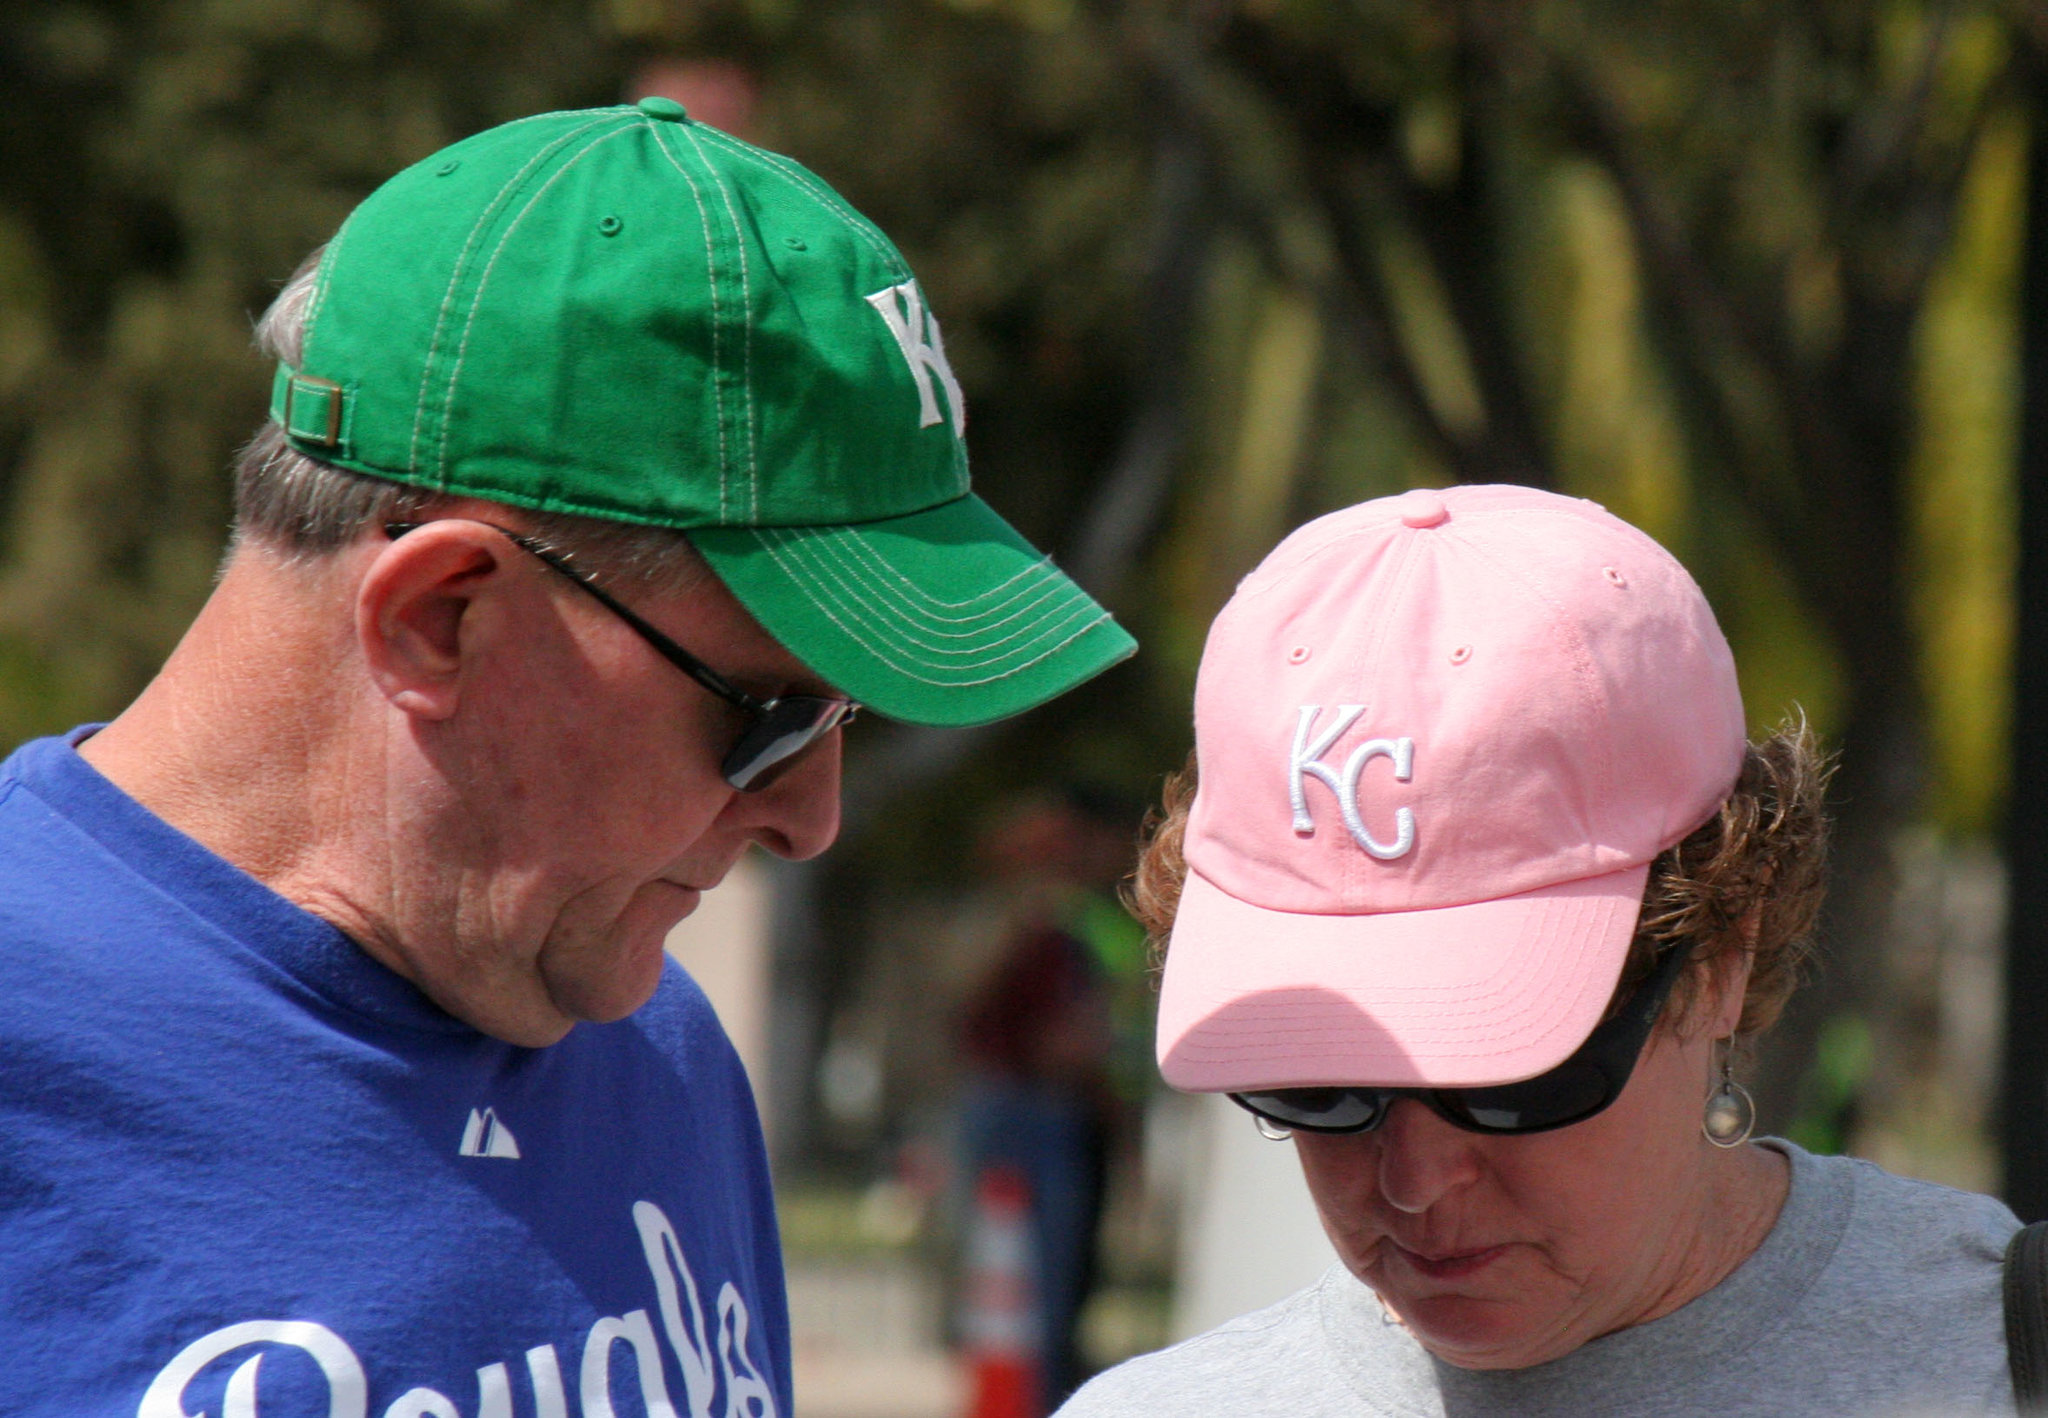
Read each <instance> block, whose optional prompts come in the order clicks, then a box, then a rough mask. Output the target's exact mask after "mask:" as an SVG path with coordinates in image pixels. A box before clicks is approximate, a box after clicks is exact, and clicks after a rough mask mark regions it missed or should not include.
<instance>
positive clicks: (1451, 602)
mask: <svg viewBox="0 0 2048 1418" xmlns="http://www.w3.org/2000/svg"><path fill="white" fill-rule="evenodd" d="M1744 739H1745V733H1744V719H1743V711H1742V698H1741V694H1740V692H1739V690H1738V689H1737V686H1736V681H1735V661H1734V657H1733V656H1732V655H1730V654H1729V652H1728V642H1727V641H1726V640H1725V639H1724V638H1723V637H1722V635H1721V630H1720V627H1719V626H1718V625H1716V624H1715V622H1714V614H1713V612H1712V611H1711V610H1709V609H1708V607H1707V602H1706V598H1705V597H1704V596H1703V595H1701V594H1700V589H1699V587H1698V586H1697V585H1695V584H1694V582H1693V580H1692V578H1691V577H1690V576H1688V575H1687V574H1686V572H1685V569H1684V568H1683V567H1681V566H1680V565H1679V564H1678V562H1677V561H1676V560H1674V559H1673V558H1672V556H1671V554H1670V553H1669V552H1667V551H1665V550H1664V549H1663V548H1662V547H1660V546H1658V545H1657V543H1656V542H1654V541H1652V540H1651V539H1650V538H1649V537H1647V536H1645V535H1644V534H1643V533H1641V532H1639V531H1637V530H1636V529H1635V528H1634V527H1631V526H1629V525H1628V524H1627V523H1626V522H1623V521H1621V520H1620V519H1619V518H1617V517H1615V516H1613V515H1612V514H1610V513H1608V512H1606V511H1605V510H1604V509H1602V508H1600V507H1599V506H1597V505H1595V504H1594V503H1591V502H1583V501H1579V500H1577V499H1573V498H1567V497H1560V496H1558V495H1556V494H1554V493H1547V492H1539V491H1536V490H1534V489H1531V488H1524V487H1453V488H1446V489H1444V490H1442V491H1430V490H1417V491H1414V492H1408V493H1404V494H1402V495H1401V496H1399V497H1390V498H1382V499H1380V500H1378V501H1376V502H1367V503H1363V504H1361V505H1359V506H1357V507H1350V508H1346V509H1345V510H1343V511H1341V512H1336V513H1332V514H1331V515H1330V516H1327V517H1323V518H1320V519H1318V520H1317V521H1314V522H1311V523H1309V524H1308V525H1307V526H1305V527H1303V528H1301V529H1300V530H1299V531H1297V532H1295V533H1294V534H1293V535H1292V536H1290V537H1288V538H1287V540H1286V541H1284V542H1282V543H1281V544H1280V545H1279V547H1278V548H1276V549H1275V550H1274V551H1273V553H1272V555H1270V556H1268V557H1267V558H1266V560H1265V561H1264V562H1263V563H1262V564H1261V565H1260V566H1259V568H1258V569H1257V570H1255V571H1253V572H1252V573H1251V575H1249V576H1247V577H1246V578H1245V579H1244V581H1243V582H1242V583H1241V584H1240V585H1239V586H1238V588H1237V593H1236V595H1234V596H1232V597H1231V600H1230V604H1229V605H1227V606H1225V607H1224V608H1223V612H1222V614H1221V615H1219V616H1217V618H1216V623H1215V625H1214V626H1212V627H1211V628H1210V631H1209V641H1208V645H1207V647H1206V649H1205V650H1204V651H1203V654H1202V668H1201V673H1200V676H1199V678H1198V680H1197V683H1196V687H1195V742H1196V752H1197V757H1198V760H1199V767H1200V782H1199V787H1198V789H1197V792H1196V796H1195V802H1194V807H1193V812H1192V815H1191V817H1190V818H1189V820H1188V828H1187V834H1186V838H1185V842H1184V851H1185V854H1186V858H1187V865H1188V876H1187V882H1186V885H1185V887H1184V888H1183V891H1182V895H1181V899H1180V909H1179V913H1178V915H1177V916H1176V917H1175V920H1174V927H1173V938H1172V941H1171V944H1170V946H1169V949H1168V952H1167V957H1166V972H1165V979H1164V981H1163V982H1162V985H1161V989H1160V1001H1159V1035H1158V1040H1159V1066H1160V1071H1161V1072H1162V1073H1163V1074H1164V1075H1165V1076H1166V1080H1167V1082H1169V1083H1171V1084H1173V1085H1174V1086H1175V1087H1177V1088H1184V1089H1190V1090H1194V1091H1198V1092H1202V1091H1206V1092H1240V1091H1247V1090H1254V1089H1266V1088H1287V1087H1313V1086H1318V1085H1338V1084H1378V1085H1384V1086H1388V1087H1399V1086H1429V1087H1439V1088H1449V1087H1465V1086H1474V1085H1486V1084H1496V1083H1509V1082H1513V1081H1515V1080H1518V1079H1523V1078H1529V1077H1533V1076H1534V1075H1536V1074H1539V1073H1542V1072H1543V1071H1544V1070H1546V1069H1549V1068H1553V1067H1555V1066H1556V1065H1557V1064H1559V1063H1561V1062H1563V1061H1564V1060H1565V1059H1566V1058H1567V1057H1568V1056H1569V1055H1570V1054H1571V1052H1572V1051H1573V1050H1574V1049H1576V1048H1577V1047H1578V1046H1579V1044H1580V1043H1581V1042H1583V1041H1584V1039H1585V1037H1586V1036H1587V1035H1588V1034H1589V1033H1591V1032H1592V1030H1593V1027H1594V1026H1595V1025H1596V1024H1597V1023H1599V1021H1600V1017H1601V1015H1602V1014H1603V1013H1604V1012H1605V1011H1606V1008H1607V1004H1608V1001H1609V1000H1610V998H1611V997H1612V996H1613V993H1614V988H1615V984H1616V982H1617V981H1618V980H1619V978H1620V975H1621V967H1622V963H1623V961H1624V960H1625V959H1626V957H1627V954H1628V946H1629V941H1630V939H1631V937H1632V936H1633V934H1634V931H1635V924H1636V917H1637V914H1638V911H1639V909H1640V907H1641V905H1642V897H1643V888H1644V885H1645V883H1646V881H1647V879H1648V875H1649V863H1650V862H1651V861H1652V859H1654V858H1655V857H1656V856H1657V854H1658V853H1660V852H1662V851H1663V850H1665V849H1666V848H1667V847H1670V846H1673V845H1674V844H1676V843H1677V842H1679V841H1680V840H1682V839H1683V838H1684V837H1685V836H1686V835H1687V834H1688V833H1690V832H1691V831H1692V830H1693V829H1694V828H1696V827H1698V826H1699V825H1700V824H1701V823H1703V822H1705V821H1706V820H1707V819H1708V818H1709V817H1711V816H1712V815H1713V813H1714V812H1715V811H1716V810H1717V809H1718V808H1719V806H1720V805H1721V803H1722V801H1723V800H1724V799H1725V798H1726V797H1727V796H1728V793H1729V792H1730V791H1731V790H1732V789H1733V787H1734V784H1735V778H1736V774H1737V773H1738V772H1739V771H1740V768H1741V765H1742V756H1743V749H1744Z"/></svg>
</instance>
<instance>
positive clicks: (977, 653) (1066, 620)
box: [756, 529, 1109, 684]
mask: <svg viewBox="0 0 2048 1418" xmlns="http://www.w3.org/2000/svg"><path fill="white" fill-rule="evenodd" d="M756 535H757V536H759V537H761V539H762V546H763V547H764V548H765V549H766V550H767V551H768V554H769V555H770V556H771V557H773V558H774V559H775V561H776V564H777V565H778V566H780V567H781V568H782V569H783V571H784V572H785V573H786V574H787V575H788V576H789V578H790V580H791V581H792V582H793V583H794V584H796V585H797V586H798V587H799V588H800V589H802V590H803V592H804V594H805V595H806V597H807V598H808V599H809V600H810V602H811V604H812V605H813V606H815V607H816V608H817V609H818V610H819V611H820V612H821V613H823V614H824V615H826V616H827V617H829V618H830V619H831V620H832V621H833V623H834V624H837V625H840V626H842V627H846V626H848V624H849V621H858V622H860V623H862V624H866V625H870V626H873V627H875V628H876V629H884V628H887V627H891V626H893V628H895V629H897V630H898V631H900V632H901V635H902V638H901V639H899V640H897V641H896V642H895V643H894V644H893V645H891V647H890V648H892V649H894V650H896V651H898V652H900V653H901V654H902V655H903V656H905V657H907V658H908V661H909V663H910V664H912V665H915V666H917V667H919V668H922V669H929V670H938V671H944V670H949V669H951V670H959V671H976V670H982V669H986V668H988V667H990V666H992V665H997V664H1001V663H1002V662H1004V661H1005V660H1012V659H1015V660H1017V663H1016V664H1014V665H1012V666H1011V667H1010V668H1009V669H1008V670H1005V671H1003V674H1004V675H1010V674H1016V673H1019V672H1021V671H1023V670H1026V669H1028V668H1030V667H1031V666H1032V665H1034V664H1037V663H1038V662H1039V661H1041V660H1043V659H1045V658H1046V656H1048V655H1050V654H1052V653H1053V652H1054V651H1055V650H1057V649H1058V648H1059V646H1060V645H1063V644H1066V643H1067V642H1068V641H1070V640H1072V639H1074V638H1075V637H1076V636H1079V635H1081V634H1083V633H1084V632H1086V631H1087V630H1088V628H1089V627H1090V626H1093V625H1097V624H1100V623H1101V622H1102V621H1105V620H1107V619H1109V613H1108V612H1107V611H1105V610H1103V609H1102V608H1101V607H1100V606H1098V605H1096V604H1095V603H1094V602H1093V601H1091V600H1090V599H1089V598H1088V597H1087V595H1086V594H1085V593H1084V592H1082V591H1081V589H1080V588H1079V587H1077V586H1074V585H1073V583H1072V582H1066V583H1065V584H1066V587H1067V588H1069V589H1070V591H1071V595H1070V596H1069V597H1066V598H1059V597H1057V595H1056V592H1057V590H1058V589H1059V588H1058V587H1057V586H1056V585H1055V586H1051V587H1049V592H1051V593H1052V594H1048V595H1047V596H1046V597H1045V598H1044V599H1046V600H1055V599H1065V600H1066V605H1065V606H1064V607H1062V608H1060V609H1058V610H1055V611H1052V612H1050V613H1049V615H1048V617H1047V618H1046V619H1044V620H1042V621H1040V622H1039V623H1038V625H1037V627H1036V631H1037V633H1036V634H1035V635H1027V636H1025V637H1021V638H1022V639H1023V642H1024V643H1022V644H1019V645H1016V646H1014V647H1013V648H1009V649H1002V648H1000V647H1002V646H1004V645H1006V644H1007V643H1008V642H1011V641H1015V640H1018V639H1020V637H1019V636H1018V635H1016V634H1009V635H1004V636H1001V637H999V638H997V639H995V640H993V641H983V642H982V643H979V644H976V645H973V646H968V647H964V648H958V649H956V648H954V647H951V646H947V645H941V644H936V643H933V642H932V641H930V640H927V639H925V638H924V636H926V635H943V634H945V632H943V631H937V630H934V629H933V628H932V627H931V626H929V625H922V626H920V625H918V624H916V623H915V622H913V621H910V620H908V619H906V618H904V617H902V616H899V615H894V614H892V613H891V608H890V607H888V606H886V605H882V604H879V603H877V602H875V601H874V600H873V599H871V598H870V597H868V596H866V595H864V594H863V592H865V591H867V590H869V589H871V588H869V587H867V586H866V585H864V584H862V583H860V582H858V581H855V580H852V579H850V578H848V577H846V576H845V575H844V574H843V572H842V573H839V574H837V575H835V574H834V568H833V567H832V566H830V565H828V564H827V563H826V562H825V561H824V559H823V558H822V557H820V556H819V553H821V552H826V553H829V549H828V548H827V547H825V546H823V545H820V544H818V543H815V542H814V543H811V544H809V545H799V544H797V543H795V542H794V541H793V540H789V539H784V540H782V541H781V542H780V543H777V542H775V541H771V540H769V537H770V536H771V535H773V533H772V529H764V530H763V531H761V532H757V533H756ZM1061 580H1062V581H1065V578H1064V577H1062V578H1061ZM835 607H836V608H837V609H836V611H835V609H834V608H835ZM863 612H864V613H863ZM1076 617H1084V618H1085V623H1084V624H1082V625H1080V626H1079V628H1078V629H1072V630H1071V633H1069V634H1065V635H1064V636H1063V638H1061V639H1060V640H1059V641H1058V643H1057V644H1053V645H1050V646H1046V647H1045V648H1043V649H1039V648H1037V647H1038V644H1039V642H1041V641H1043V640H1045V639H1047V638H1050V637H1053V636H1058V635H1061V634H1062V632H1066V631H1068V630H1069V629H1070V627H1072V625H1073V622H1074V620H1075V618H1076ZM991 628H993V627H991ZM856 638H860V641H861V643H862V644H863V645H865V646H866V647H867V648H868V649H869V650H871V651H875V652H876V653H880V647H879V646H878V645H877V644H876V642H875V641H873V640H872V639H868V638H862V637H856ZM955 638H962V639H964V638H969V637H968V635H967V633H962V634H961V635H959V636H956V637H955ZM976 638H978V637H976ZM919 651H923V652H925V653H924V654H919V653H917V652H919ZM992 651H993V652H994V653H990V652H992ZM1034 651H1035V653H1034ZM967 656H973V657H974V658H972V659H968V658H964V657H967ZM945 657H951V658H952V660H953V661H954V662H953V663H948V659H947V658H945ZM1020 657H1021V658H1020ZM885 658H886V657H885ZM892 663H895V664H897V667H898V668H899V669H903V668H905V666H904V665H903V664H902V663H901V662H899V661H892ZM1000 677H1002V676H1000V675H998V676H989V677H988V678H991V679H992V678H1000ZM986 682H987V681H986V679H979V680H964V679H963V680H933V679H926V680H925V683H927V684H944V683H959V684H979V683H986Z"/></svg>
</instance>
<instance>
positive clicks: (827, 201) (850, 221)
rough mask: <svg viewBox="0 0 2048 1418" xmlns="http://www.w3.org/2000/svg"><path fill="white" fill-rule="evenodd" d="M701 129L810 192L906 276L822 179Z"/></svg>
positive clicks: (897, 261) (760, 150) (877, 238)
mask: <svg viewBox="0 0 2048 1418" xmlns="http://www.w3.org/2000/svg"><path fill="white" fill-rule="evenodd" d="M705 131H706V132H708V133H710V134H711V135H712V136H713V137H714V138H717V139H722V140H724V142H725V145H726V146H727V147H729V148H731V149H732V150H733V151H734V152H735V153H737V154H738V155H739V156H741V157H751V158H754V159H755V160H756V161H757V162H759V163H761V165H762V166H764V167H768V168H770V169H772V170H773V171H775V172H777V173H779V174H780V175H781V176H782V178H783V179H784V180H785V181H787V182H792V183H795V184H796V185H797V186H798V187H801V188H802V189H803V190H804V191H806V192H808V193H810V194H811V197H812V198H813V200H815V201H816V202H817V203H818V204H819V205H820V206H822V207H824V208H825V209H826V211H827V212H828V213H829V214H830V215H831V216H833V217H835V218H837V219H838V221H839V223H840V224H841V225H842V226H844V227H846V229H847V230H849V231H851V232H852V233H853V234H854V235H855V236H857V237H859V238H860V239H861V240H862V241H864V242H866V243H867V246H868V248H869V249H870V250H871V251H873V252H874V253H875V254H876V255H877V256H879V257H881V258H882V260H883V262H884V263H885V264H887V265H888V267H889V268H890V270H891V271H893V272H894V273H895V274H897V275H899V276H902V277H904V278H905V279H909V278H910V270H909V268H908V267H906V266H905V265H904V264H903V261H902V258H901V257H898V256H896V255H894V254H893V253H892V252H891V251H890V250H889V247H888V244H887V243H886V242H884V241H883V240H882V239H881V237H880V234H879V233H878V232H875V231H872V230H870V229H869V228H868V227H867V226H866V225H865V219H864V218H863V217H862V216H861V215H860V213H859V212H856V211H855V210H854V209H853V208H852V207H850V206H848V205H847V204H846V203H845V202H844V201H842V200H840V199H839V197H838V194H837V193H835V192H833V191H832V190H831V188H829V187H827V186H826V185H825V184H824V183H823V182H821V181H819V180H817V179H814V178H812V177H811V176H810V175H809V174H808V173H806V172H805V171H804V170H803V169H802V168H801V167H800V166H798V165H797V164H795V163H793V162H791V161H789V160H788V159H786V158H784V157H783V156H782V155H781V154H779V153H771V152H769V151H767V150H766V149H765V148H755V147H753V146H751V145H750V144H743V143H741V142H739V141H738V140H737V139H735V138H732V137H730V136H729V135H727V134H725V133H722V132H720V131H719V130H718V129H716V128H709V129H706V130H705Z"/></svg>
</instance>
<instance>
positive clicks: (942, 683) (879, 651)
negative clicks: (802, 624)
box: [768, 548, 1109, 689]
mask: <svg viewBox="0 0 2048 1418" xmlns="http://www.w3.org/2000/svg"><path fill="white" fill-rule="evenodd" d="M768 554H769V556H770V557H771V558H775V559H776V561H777V564H778V565H780V564H781V561H780V558H779V557H777V556H776V553H775V551H774V549H773V548H770V549H769V552H768ZM784 569H785V570H786V571H787V570H789V568H786V567H785V568H784ZM800 573H801V568H798V571H797V572H796V573H794V574H792V575H791V577H790V579H791V581H792V582H793V583H794V584H795V585H796V587H797V589H798V590H799V591H802V592H803V593H804V595H805V596H806V598H807V599H809V600H810V601H811V603H812V605H813V606H815V607H816V608H817V609H818V611H819V612H820V613H822V614H823V615H824V617H825V618H826V619H827V620H829V621H831V622H832V624H833V625H835V626H837V627H838V628H839V630H840V632H841V633H842V634H843V635H845V636H846V638H847V639H848V640H849V641H851V642H852V643H853V644H855V645H858V646H859V647H860V648H861V649H863V650H865V651H866V652H867V653H868V654H870V655H873V656H874V657H875V658H876V659H877V660H880V661H881V662H882V663H883V664H885V665H887V666H888V667H889V668H890V669H892V670H894V671H895V672H896V673H898V674H900V675H902V676H904V677H905V678H906V679H913V680H916V681H917V682H918V683H920V684H929V685H933V686H936V687H939V688H955V689H964V688H969V687H971V686H974V685H978V684H993V683H994V682H996V681H997V680H1003V679H1010V678H1012V677H1014V676H1016V675H1019V674H1022V673H1023V672H1024V671H1025V670H1028V669H1030V668H1031V667H1032V666H1033V665H1036V664H1039V663H1041V662H1043V661H1044V660H1046V659H1049V658H1050V657H1051V656H1053V655H1056V654H1058V653H1059V652H1060V651H1061V650H1063V649H1065V648H1066V647H1067V646H1068V645H1071V644H1072V643H1073V642H1074V641H1076V640H1079V639H1080V638H1081V637H1082V636H1083V635H1086V634H1087V633H1088V632H1089V631H1090V630H1093V629H1094V628H1095V627H1096V626H1098V625H1100V624H1102V622H1104V621H1106V620H1108V619H1109V612H1108V611H1103V612H1102V613H1101V614H1099V615H1097V616H1096V617H1095V618H1094V619H1092V620H1090V621H1089V622H1088V623H1087V624H1086V625H1083V626H1081V627H1080V628H1079V629H1077V630H1075V631H1074V632H1073V633H1072V634H1071V635H1068V636H1067V637H1066V638H1065V639H1063V640H1061V641H1059V642H1058V643H1057V644H1054V645H1051V646H1049V647H1047V648H1046V650H1045V651H1043V652H1042V653H1041V654H1038V655H1036V656H1033V657H1032V658H1031V659H1029V660H1026V661H1024V662H1023V663H1021V664H1017V665H1013V666H1012V667H1011V668H1009V669H1007V670H1003V671H1001V672H999V673H997V674H992V675H987V676H985V677H983V678H981V679H932V678H930V677H928V676H926V675H921V674H919V673H917V670H916V669H914V668H911V667H910V666H908V665H904V664H901V663H899V662H898V661H897V660H896V659H895V658H894V657H892V656H891V655H890V654H889V653H888V652H887V648H885V647H878V646H875V645H871V644H869V643H868V642H867V641H866V640H865V639H863V638H862V637H861V635H860V634H859V633H858V632H857V631H855V629H854V628H853V627H852V626H850V625H848V624H847V623H846V622H845V621H844V620H842V619H840V618H839V616H838V615H836V614H834V612H833V610H832V608H831V607H830V606H828V605H826V604H825V603H824V602H822V601H820V600H818V599H817V598H816V597H815V596H812V595H811V594H810V592H809V591H808V590H807V589H806V588H805V586H804V584H803V581H802V578H801V574H800ZM888 648H893V647H888ZM991 663H993V662H991ZM919 664H920V667H922V668H927V669H941V668H943V666H939V665H928V664H923V663H922V662H919ZM960 668H962V669H963V670H964V669H977V668H980V666H975V665H963V666H961V667H960Z"/></svg>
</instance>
